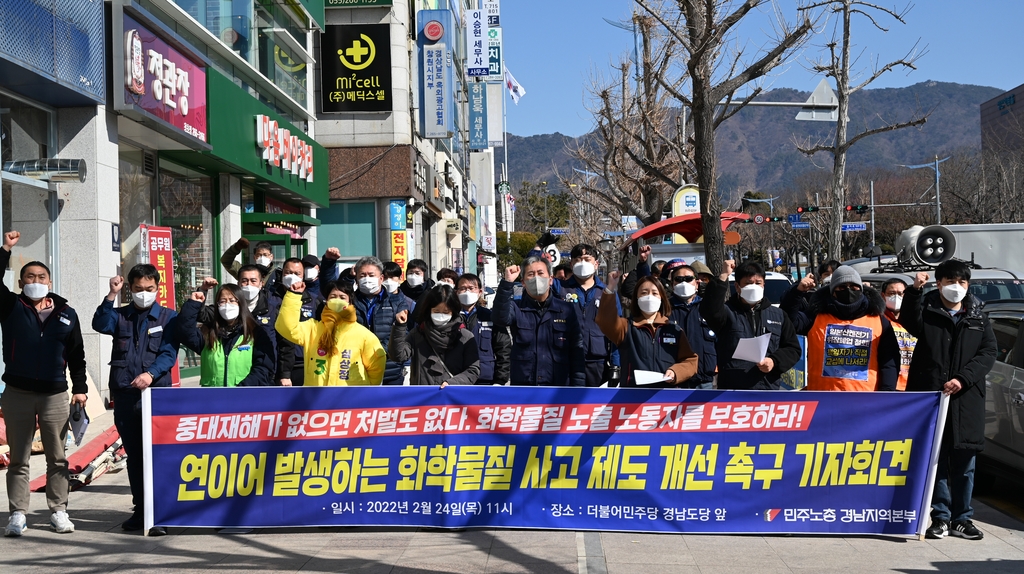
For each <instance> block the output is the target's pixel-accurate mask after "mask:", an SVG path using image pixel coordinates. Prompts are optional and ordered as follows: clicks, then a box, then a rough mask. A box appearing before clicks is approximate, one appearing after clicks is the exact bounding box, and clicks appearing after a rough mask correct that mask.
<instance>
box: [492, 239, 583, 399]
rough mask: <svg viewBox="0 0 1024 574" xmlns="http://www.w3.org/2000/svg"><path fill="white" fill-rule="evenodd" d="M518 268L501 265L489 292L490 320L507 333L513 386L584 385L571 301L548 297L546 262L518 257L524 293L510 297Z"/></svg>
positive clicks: (548, 282) (549, 269) (577, 332)
mask: <svg viewBox="0 0 1024 574" xmlns="http://www.w3.org/2000/svg"><path fill="white" fill-rule="evenodd" d="M517 277H520V267H519V266H518V265H510V266H509V267H506V268H505V272H504V276H503V279H502V281H501V283H499V284H498V292H497V293H496V294H495V295H494V313H493V314H492V317H494V324H495V326H497V327H498V328H502V327H508V328H509V329H510V330H511V334H512V352H511V356H510V361H511V369H510V373H509V379H510V382H511V384H512V385H541V386H560V387H565V386H569V387H582V386H586V361H585V359H584V352H583V340H582V338H581V334H580V325H579V320H578V319H577V315H576V311H575V310H574V309H573V308H572V305H571V304H569V303H566V302H565V301H563V300H561V299H559V298H557V297H552V295H551V282H552V277H551V262H550V261H548V260H547V259H544V258H543V257H540V256H530V257H527V258H526V259H525V260H523V265H522V281H523V295H524V296H523V297H522V298H521V299H519V300H518V301H514V300H513V296H514V291H515V284H514V283H513V282H514V281H515V279H516V278H517Z"/></svg>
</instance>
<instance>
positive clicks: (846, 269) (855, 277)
mask: <svg viewBox="0 0 1024 574" xmlns="http://www.w3.org/2000/svg"><path fill="white" fill-rule="evenodd" d="M849 283H854V284H856V285H860V284H861V280H860V273H857V270H856V269H854V268H853V267H850V266H849V265H841V266H839V268H838V269H836V270H835V271H833V272H832V279H831V281H829V284H828V290H829V293H834V292H835V290H836V287H838V286H840V285H845V284H849Z"/></svg>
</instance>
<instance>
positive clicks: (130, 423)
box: [111, 391, 146, 512]
mask: <svg viewBox="0 0 1024 574" xmlns="http://www.w3.org/2000/svg"><path fill="white" fill-rule="evenodd" d="M111 399H112V400H113V401H114V426H116V427H117V434H118V435H120V437H121V446H123V447H124V454H125V455H127V457H128V460H127V462H128V484H129V486H131V489H132V504H134V505H135V511H136V512H141V511H142V509H143V507H144V505H145V503H146V497H145V490H144V489H143V463H142V456H143V455H142V451H143V449H142V394H141V393H138V392H135V393H132V392H119V391H114V392H113V393H111Z"/></svg>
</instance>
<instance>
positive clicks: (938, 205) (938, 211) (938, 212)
mask: <svg viewBox="0 0 1024 574" xmlns="http://www.w3.org/2000/svg"><path fill="white" fill-rule="evenodd" d="M950 157H952V156H947V157H946V158H944V159H939V156H935V161H934V162H932V163H922V164H918V165H903V164H900V167H905V168H907V169H921V168H923V167H929V168H931V169H934V170H935V224H936V225H942V198H941V196H940V195H939V175H940V174H939V164H940V163H942V162H944V161H946V160H947V159H949V158H950ZM872 203H873V202H872Z"/></svg>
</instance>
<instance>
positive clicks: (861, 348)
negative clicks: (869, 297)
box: [807, 313, 882, 391]
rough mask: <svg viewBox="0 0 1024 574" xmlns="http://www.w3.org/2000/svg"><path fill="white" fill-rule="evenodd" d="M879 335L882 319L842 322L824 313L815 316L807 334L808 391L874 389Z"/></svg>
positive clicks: (880, 334)
mask: <svg viewBox="0 0 1024 574" xmlns="http://www.w3.org/2000/svg"><path fill="white" fill-rule="evenodd" d="M881 336H882V318H881V317H877V316H864V317H861V318H859V319H854V320H852V321H843V320H841V319H839V318H838V317H835V316H832V315H829V314H827V313H822V314H820V315H818V317H817V318H816V319H815V320H814V326H812V327H811V330H810V331H809V332H808V333H807V389H808V390H811V391H874V390H876V389H877V388H878V340H879V339H880V338H881Z"/></svg>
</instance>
